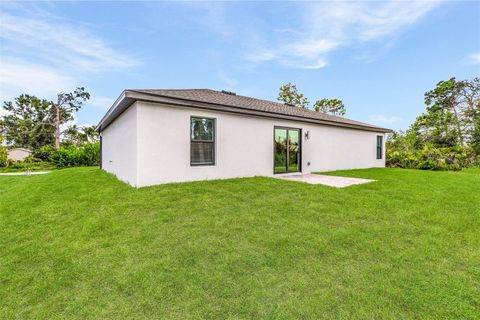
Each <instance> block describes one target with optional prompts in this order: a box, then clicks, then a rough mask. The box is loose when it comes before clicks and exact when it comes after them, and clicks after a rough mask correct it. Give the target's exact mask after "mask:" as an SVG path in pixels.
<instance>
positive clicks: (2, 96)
mask: <svg viewBox="0 0 480 320" xmlns="http://www.w3.org/2000/svg"><path fill="white" fill-rule="evenodd" d="M0 70H1V72H0V100H2V101H3V100H10V99H13V98H14V97H16V96H18V95H19V94H20V93H27V94H32V95H37V96H39V97H45V98H53V96H55V94H56V93H57V92H60V91H65V90H71V89H72V88H73V87H74V83H75V82H74V80H73V79H72V78H71V77H70V76H66V75H64V74H62V73H61V72H59V71H57V70H55V69H53V68H50V67H47V66H42V65H38V64H32V63H28V62H24V61H20V60H9V59H8V60H6V59H3V58H2V59H1V60H0Z"/></svg>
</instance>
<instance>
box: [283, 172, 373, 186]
mask: <svg viewBox="0 0 480 320" xmlns="http://www.w3.org/2000/svg"><path fill="white" fill-rule="evenodd" d="M274 178H277V179H283V180H290V181H299V182H305V183H310V184H323V185H325V186H330V187H335V188H345V187H349V186H353V185H356V184H364V183H369V182H373V181H376V180H370V179H362V178H350V177H337V176H326V175H322V174H281V175H276V176H275V177H274Z"/></svg>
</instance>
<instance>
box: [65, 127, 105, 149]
mask: <svg viewBox="0 0 480 320" xmlns="http://www.w3.org/2000/svg"><path fill="white" fill-rule="evenodd" d="M98 141H99V135H98V132H97V130H95V126H77V125H73V126H70V127H69V128H67V129H66V130H65V131H64V132H63V142H62V144H70V145H76V146H81V145H83V144H85V143H95V142H98Z"/></svg>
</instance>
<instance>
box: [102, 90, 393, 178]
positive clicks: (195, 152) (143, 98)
mask: <svg viewBox="0 0 480 320" xmlns="http://www.w3.org/2000/svg"><path fill="white" fill-rule="evenodd" d="M97 129H98V130H99V132H100V136H101V138H100V139H101V140H100V141H101V167H102V168H103V169H104V170H106V171H108V172H110V173H113V174H114V175H116V176H117V177H118V178H119V179H121V180H123V181H125V182H127V183H129V184H131V185H133V186H136V187H143V186H150V185H156V184H162V183H169V182H181V181H194V180H207V179H224V178H236V177H252V176H273V175H276V174H285V173H296V172H300V173H310V172H318V171H329V170H338V169H355V168H370V167H384V166H385V135H386V133H387V132H389V130H388V129H385V128H380V127H376V126H373V125H369V124H366V123H362V122H358V121H353V120H349V119H346V118H342V117H337V116H331V115H327V114H324V113H320V112H315V111H312V110H307V109H302V108H297V107H293V106H290V105H285V104H282V103H278V102H272V101H266V100H260V99H255V98H250V97H245V96H240V95H236V94H235V93H233V92H227V91H221V92H220V91H214V90H209V89H190V90H125V91H123V92H122V94H121V95H120V97H119V98H118V99H117V100H116V101H115V103H114V104H113V106H112V107H111V108H110V109H109V110H108V112H107V113H106V114H105V116H104V117H103V118H102V119H101V121H100V123H99V124H98V126H97Z"/></svg>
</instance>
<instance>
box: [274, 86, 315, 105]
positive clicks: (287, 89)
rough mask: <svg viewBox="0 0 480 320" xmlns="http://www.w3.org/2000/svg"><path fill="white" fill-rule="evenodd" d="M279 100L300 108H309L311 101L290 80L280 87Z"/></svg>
mask: <svg viewBox="0 0 480 320" xmlns="http://www.w3.org/2000/svg"><path fill="white" fill-rule="evenodd" d="M277 100H278V101H282V102H284V103H285V104H287V105H290V106H292V107H300V108H308V104H309V103H310V102H309V101H308V99H307V98H306V97H305V96H304V95H303V93H300V92H298V89H297V86H296V85H294V84H292V83H290V82H289V83H287V84H284V85H283V86H281V87H280V92H279V93H278V98H277Z"/></svg>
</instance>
